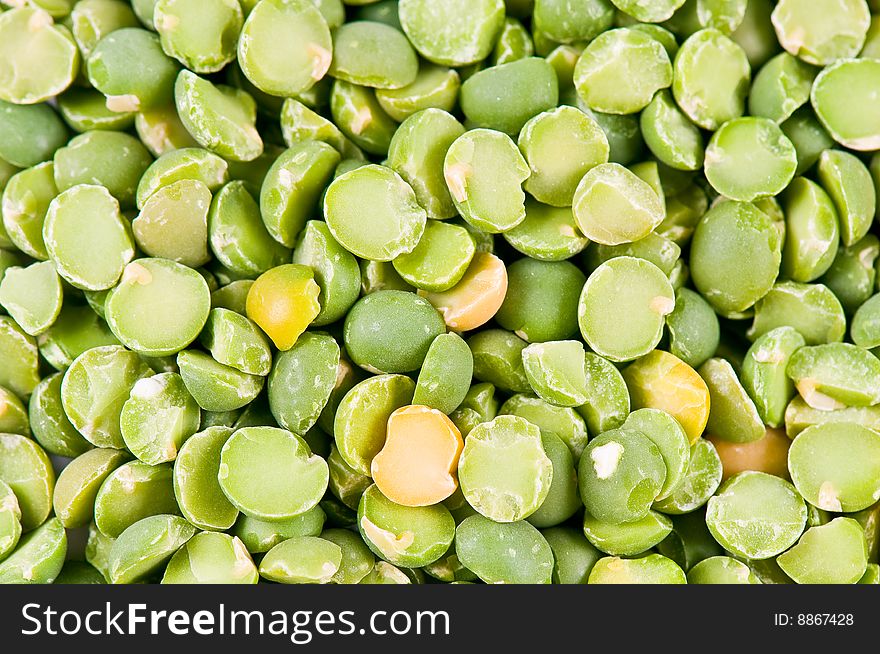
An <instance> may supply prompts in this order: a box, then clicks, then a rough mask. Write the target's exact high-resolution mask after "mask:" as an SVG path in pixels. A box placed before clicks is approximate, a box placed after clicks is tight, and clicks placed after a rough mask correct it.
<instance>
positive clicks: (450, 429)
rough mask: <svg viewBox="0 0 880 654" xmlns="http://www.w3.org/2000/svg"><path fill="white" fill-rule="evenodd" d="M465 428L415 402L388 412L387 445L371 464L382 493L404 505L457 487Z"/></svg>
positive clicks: (432, 500) (434, 499)
mask: <svg viewBox="0 0 880 654" xmlns="http://www.w3.org/2000/svg"><path fill="white" fill-rule="evenodd" d="M463 447H464V441H463V440H462V437H461V432H459V431H458V428H457V427H456V426H455V425H454V424H453V422H452V421H451V420H450V419H449V418H448V417H447V416H446V415H445V414H444V413H441V412H440V411H438V410H437V409H432V408H430V407H427V406H422V405H411V406H405V407H401V408H399V409H397V410H396V411H395V412H394V413H392V414H391V416H390V417H389V418H388V427H387V435H386V439H385V446H384V447H383V448H382V451H381V452H379V454H377V455H376V457H375V458H374V459H373V462H372V465H371V474H372V477H373V481H375V482H376V486H378V488H379V490H380V491H382V494H383V495H384V496H385V497H387V498H388V499H389V500H391V501H392V502H395V503H397V504H402V505H403V506H430V505H432V504H437V503H438V502H442V501H443V500H445V499H446V498H447V497H449V496H450V495H452V494H453V493H454V492H455V490H456V489H457V488H458V479H457V478H456V475H455V471H456V470H457V469H458V458H459V456H460V455H461V450H462V448H463Z"/></svg>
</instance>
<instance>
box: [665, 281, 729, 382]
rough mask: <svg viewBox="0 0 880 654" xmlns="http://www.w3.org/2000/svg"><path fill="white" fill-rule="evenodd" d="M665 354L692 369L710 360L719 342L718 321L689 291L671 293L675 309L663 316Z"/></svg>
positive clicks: (700, 300) (698, 296) (692, 292)
mask: <svg viewBox="0 0 880 654" xmlns="http://www.w3.org/2000/svg"><path fill="white" fill-rule="evenodd" d="M666 328H667V330H668V331H669V351H670V352H671V353H672V354H674V355H675V356H677V357H678V358H679V359H681V360H682V361H684V362H685V363H687V364H688V365H689V366H691V367H692V368H698V367H700V366H701V365H703V363H705V361H706V360H707V359H708V358H710V357H712V356H714V354H715V352H716V350H717V349H718V343H719V339H720V326H719V324H718V317H717V316H716V314H715V312H714V311H713V310H712V307H711V305H710V304H709V303H708V302H706V300H704V299H703V297H702V296H701V295H699V294H698V293H695V292H694V291H692V290H690V289H689V288H679V289H678V290H676V292H675V309H673V310H672V313H670V314H669V315H668V316H666Z"/></svg>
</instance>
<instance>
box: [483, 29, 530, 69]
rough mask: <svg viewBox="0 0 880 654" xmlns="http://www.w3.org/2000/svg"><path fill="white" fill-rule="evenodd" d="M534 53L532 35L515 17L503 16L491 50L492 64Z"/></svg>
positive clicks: (522, 57)
mask: <svg viewBox="0 0 880 654" xmlns="http://www.w3.org/2000/svg"><path fill="white" fill-rule="evenodd" d="M533 54H535V44H534V42H533V41H532V35H531V34H530V33H529V31H528V30H527V29H526V28H525V26H524V25H523V24H522V23H521V22H520V21H518V20H517V19H516V18H510V17H508V18H505V19H504V27H502V28H501V33H500V34H499V35H498V40H497V41H496V42H495V49H494V50H493V51H492V64H493V65H495V66H499V65H502V64H509V63H511V62H513V61H518V60H520V59H525V58H526V57H531V56H532V55H533Z"/></svg>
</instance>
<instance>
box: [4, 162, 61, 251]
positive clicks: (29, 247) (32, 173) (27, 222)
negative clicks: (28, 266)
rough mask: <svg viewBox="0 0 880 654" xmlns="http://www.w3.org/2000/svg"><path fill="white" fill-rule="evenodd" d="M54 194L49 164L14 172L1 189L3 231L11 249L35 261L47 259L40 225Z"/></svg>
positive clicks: (56, 191)
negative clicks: (13, 247) (16, 249)
mask: <svg viewBox="0 0 880 654" xmlns="http://www.w3.org/2000/svg"><path fill="white" fill-rule="evenodd" d="M56 195H58V187H57V186H55V167H54V164H53V163H52V162H51V161H46V162H44V163H41V164H38V165H36V166H34V167H33V168H26V169H25V170H22V171H20V172H18V173H16V174H15V175H13V176H12V177H10V179H9V181H8V183H7V184H6V188H5V189H4V190H3V205H2V217H3V228H4V229H5V231H6V234H7V236H8V237H9V240H10V241H11V243H12V244H13V245H14V246H15V247H17V248H18V249H19V250H21V251H22V252H24V253H25V254H27V255H28V256H30V257H34V258H35V259H41V260H45V259H48V258H49V255H48V253H47V252H46V244H45V243H44V242H43V223H44V221H45V219H46V211H47V210H48V209H49V203H50V202H52V200H53V199H54V198H55V196H56Z"/></svg>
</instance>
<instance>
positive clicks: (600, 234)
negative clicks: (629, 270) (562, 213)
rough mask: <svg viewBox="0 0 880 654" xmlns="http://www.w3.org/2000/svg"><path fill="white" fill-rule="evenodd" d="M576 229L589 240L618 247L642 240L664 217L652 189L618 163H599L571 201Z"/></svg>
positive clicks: (661, 206)
mask: <svg viewBox="0 0 880 654" xmlns="http://www.w3.org/2000/svg"><path fill="white" fill-rule="evenodd" d="M573 202H574V205H573V209H574V216H575V220H576V221H577V225H578V228H579V229H580V230H581V232H582V233H583V234H584V235H585V236H586V237H587V238H588V239H590V240H591V241H594V242H596V243H602V244H604V245H620V244H621V243H631V242H632V241H637V240H639V239H641V238H644V237H645V236H647V235H648V234H649V233H651V232H652V231H653V230H654V229H655V228H656V227H657V226H658V225H660V223H661V222H662V221H663V218H664V213H665V212H664V209H663V204H662V202H661V201H660V198H659V197H658V196H657V193H656V192H655V191H654V189H653V188H651V186H650V185H649V184H648V183H647V182H645V181H643V180H642V179H641V178H639V177H638V176H636V175H635V174H634V173H632V172H631V171H630V170H628V169H626V168H624V167H623V166H621V165H620V164H616V163H606V164H599V165H598V166H595V167H594V168H592V169H590V170H589V172H587V174H586V175H584V177H583V179H582V180H581V181H580V183H579V184H578V187H577V190H576V191H575V194H574V199H573Z"/></svg>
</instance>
